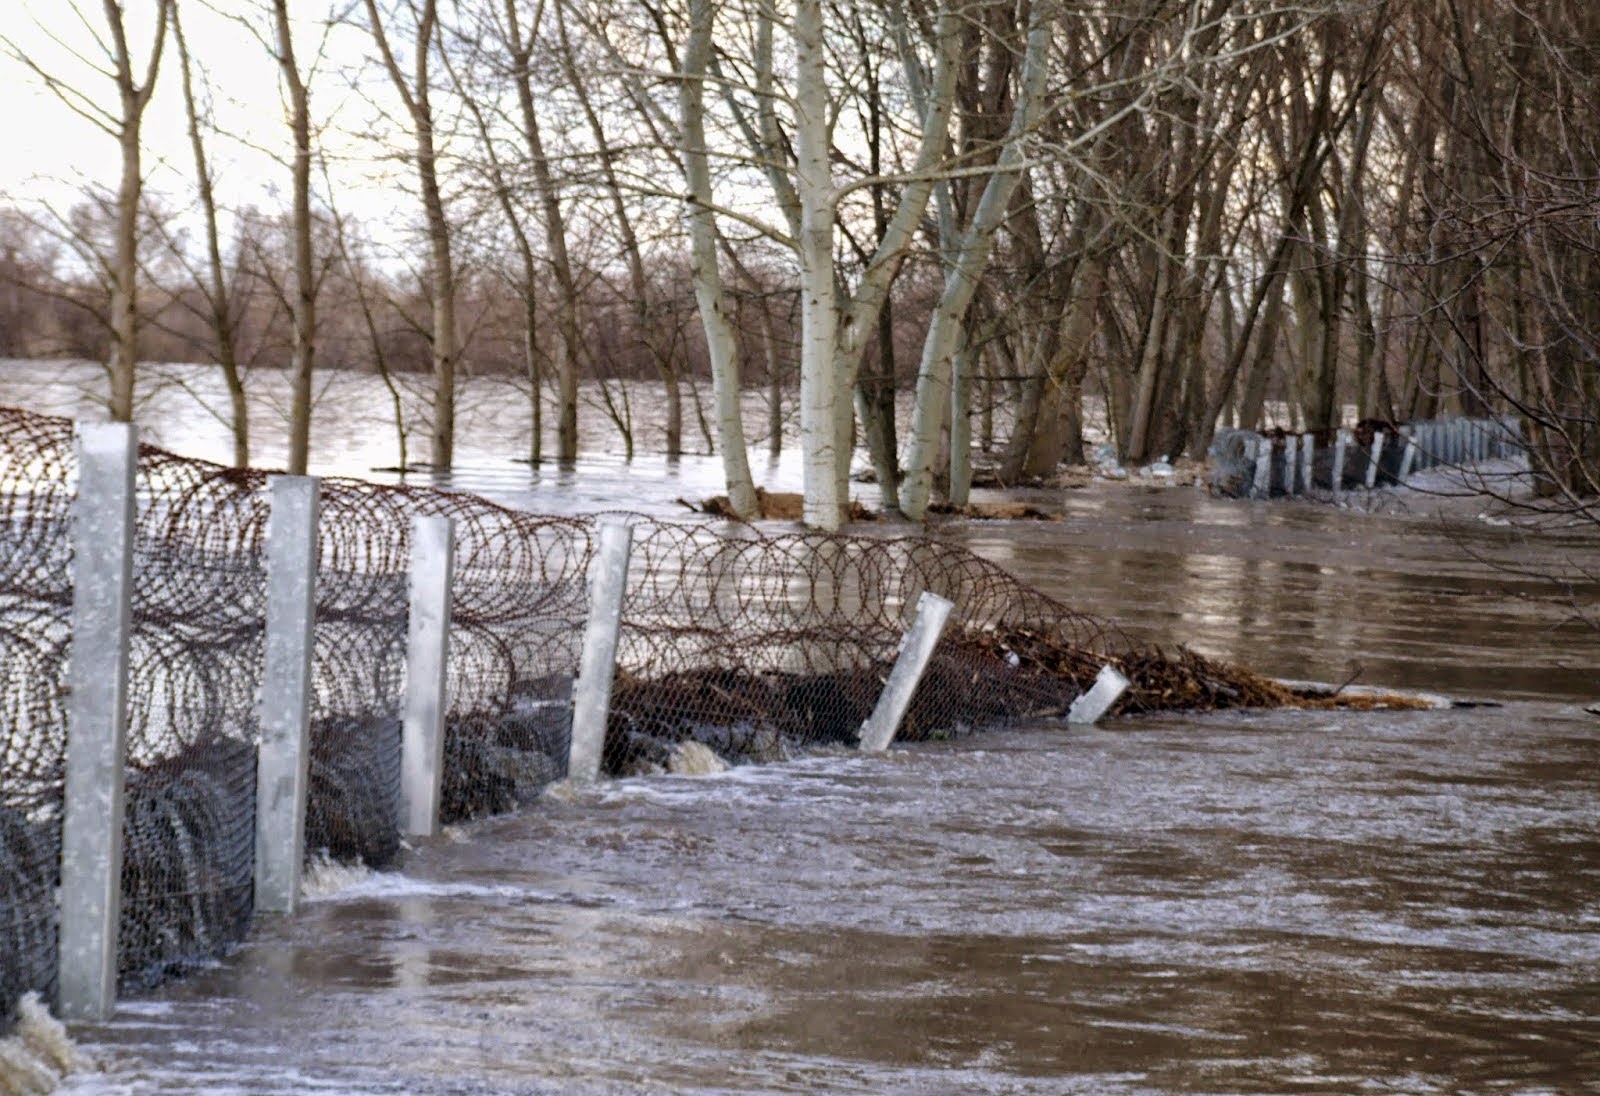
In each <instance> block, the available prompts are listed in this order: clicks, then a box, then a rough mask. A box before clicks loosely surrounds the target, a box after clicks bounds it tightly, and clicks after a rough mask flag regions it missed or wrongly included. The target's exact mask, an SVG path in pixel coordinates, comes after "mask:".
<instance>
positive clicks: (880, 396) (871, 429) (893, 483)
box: [856, 297, 900, 510]
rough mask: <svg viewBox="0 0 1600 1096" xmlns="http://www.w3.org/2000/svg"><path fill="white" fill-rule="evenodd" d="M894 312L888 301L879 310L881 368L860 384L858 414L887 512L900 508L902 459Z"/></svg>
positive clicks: (880, 497) (881, 503)
mask: <svg viewBox="0 0 1600 1096" xmlns="http://www.w3.org/2000/svg"><path fill="white" fill-rule="evenodd" d="M894 374H895V364H894V308H893V305H892V304H891V303H890V301H889V298H887V297H885V298H884V301H883V307H882V308H880V309H879V310H878V363H877V368H876V369H875V370H872V371H870V372H864V373H863V374H862V375H861V376H860V377H858V378H857V381H856V411H857V414H858V416H859V417H860V419H861V432H862V434H863V435H864V436H865V438H866V442H867V454H868V456H870V457H871V458H872V470H873V474H874V476H875V477H876V478H877V481H878V504H879V506H880V507H881V508H882V509H884V510H898V509H899V508H900V459H899V453H898V451H897V447H898V442H897V441H896V439H895V421H894V411H895V409H894V401H895V384H894Z"/></svg>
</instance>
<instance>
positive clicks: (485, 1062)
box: [66, 457, 1600, 1096]
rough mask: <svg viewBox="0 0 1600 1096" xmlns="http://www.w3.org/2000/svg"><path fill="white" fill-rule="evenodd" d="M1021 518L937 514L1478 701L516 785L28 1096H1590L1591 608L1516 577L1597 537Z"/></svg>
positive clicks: (1361, 672) (580, 476)
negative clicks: (65, 1081) (583, 782)
mask: <svg viewBox="0 0 1600 1096" xmlns="http://www.w3.org/2000/svg"><path fill="white" fill-rule="evenodd" d="M784 469H787V471H784ZM793 472H794V470H793V466H792V465H784V466H783V467H782V468H774V469H773V470H771V478H770V479H769V482H772V483H773V484H774V486H792V484H787V483H785V482H784V479H783V477H784V476H785V475H791V476H792V475H793ZM563 475H564V476H566V477H567V479H566V481H565V486H566V487H568V488H571V489H570V490H562V487H563V483H562V481H561V479H560V476H563ZM716 479H717V477H716V472H715V467H714V465H712V464H710V463H709V462H702V463H696V462H695V461H694V460H687V461H685V462H680V464H679V465H678V466H676V467H674V468H670V469H667V468H663V467H661V466H659V465H649V466H645V465H637V466H635V467H634V468H633V469H629V468H627V467H625V466H623V465H621V464H620V463H619V462H616V461H614V460H607V459H603V458H599V459H595V460H592V461H589V462H587V463H586V464H585V465H584V466H583V467H580V468H579V469H578V470H577V471H576V472H570V471H569V472H565V473H559V474H558V473H550V474H548V475H547V476H545V478H543V479H538V480H530V478H529V476H528V474H527V473H526V471H522V472H516V471H505V470H503V469H500V468H491V467H490V466H489V465H488V463H487V457H485V460H484V464H483V466H482V468H479V469H476V470H473V469H469V470H468V471H467V472H465V473H463V474H461V475H460V476H458V477H457V480H458V482H457V485H458V486H467V487H473V486H477V487H480V488H482V489H484V490H486V491H487V492H489V493H491V494H495V495H497V497H501V498H504V499H506V500H507V501H511V502H516V503H520V504H525V505H531V506H535V507H537V508H540V509H560V508H564V507H567V506H568V505H569V504H570V508H571V509H583V508H586V507H590V508H592V507H594V506H595V505H596V504H599V505H607V504H610V505H616V504H625V505H628V506H630V507H633V508H638V507H639V506H641V505H643V506H644V507H645V508H647V509H654V510H655V511H656V512H660V513H670V512H672V511H673V509H674V506H673V504H672V502H671V499H672V498H673V497H676V496H677V495H680V494H692V493H694V492H697V491H701V490H702V489H704V488H706V487H714V485H715V483H716ZM579 483H581V484H582V486H581V488H580V487H578V486H576V485H577V484H579ZM1046 501H1047V502H1048V503H1049V504H1050V505H1053V506H1055V507H1057V508H1059V509H1060V510H1061V511H1062V512H1063V513H1064V515H1065V517H1064V520H1062V521H1060V522H1053V523H1022V522H1015V523H994V524H989V525H981V526H946V527H943V528H941V529H940V531H939V535H941V536H946V537H949V538H951V539H954V540H958V541H960V542H962V543H965V544H967V545H968V546H970V547H971V548H972V549H973V550H975V551H977V552H979V553H980V554H982V555H985V556H987V557H989V558H991V559H994V560H996V561H997V562H999V563H1001V564H1003V565H1004V566H1006V567H1008V568H1010V569H1011V570H1013V571H1014V572H1015V573H1017V574H1018V575H1020V576H1021V577H1023V578H1025V579H1027V580H1028V581H1030V582H1033V583H1035V584H1036V585H1038V586H1040V587H1041V588H1043V589H1045V590H1047V591H1048V592H1050V593H1052V594H1054V595H1056V596H1057V597H1060V598H1061V599H1062V600H1064V601H1066V602H1067V603H1068V604H1070V605H1072V606H1074V607H1076V608H1079V609H1081V610H1084V611H1088V612H1094V613H1099V614H1102V615H1105V616H1107V617H1110V618H1112V619H1114V620H1116V621H1118V622H1119V623H1121V624H1122V625H1123V626H1124V627H1126V628H1128V629H1129V630H1131V631H1132V632H1134V633H1135V634H1137V635H1139V636H1141V637H1144V638H1149V639H1152V640H1155V641H1158V642H1162V643H1168V644H1170V643H1175V642H1186V643H1189V644H1191V645H1193V646H1195V647H1197V648H1198V649H1200V650H1202V651H1203V652H1205V653H1207V654H1212V655H1218V656H1222V657H1227V658H1233V659H1237V660H1240V661H1243V662H1246V663H1248V664H1250V665H1252V666H1255V667H1256V668H1258V669H1261V670H1264V671H1266V672H1268V673H1272V674H1276V675H1279V676H1284V677H1290V678H1297V679H1318V680H1331V681H1342V680H1344V679H1346V678H1348V677H1351V676H1357V677H1358V679H1359V680H1360V681H1361V682H1362V683H1365V684H1373V685H1387V686H1391V687H1395V688H1405V689H1423V690H1432V691H1438V692H1445V693H1450V694H1454V695H1458V696H1464V697H1471V698H1476V699H1481V700H1488V701H1493V702H1495V703H1496V704H1498V705H1499V706H1497V707H1478V708H1467V709H1456V710H1450V711H1442V712H1406V713H1391V712H1370V713H1349V714H1342V713H1327V712H1319V713H1293V712H1277V713H1243V714H1238V713H1235V714H1218V715H1204V716H1192V715H1191V716H1164V717H1161V718H1136V719H1127V720H1121V721H1117V722H1113V723H1109V724H1107V725H1105V726H1103V727H1099V728H1094V729H1088V730H1079V729H1075V730H1072V731H1068V730H1065V729H1064V728H1062V727H1060V726H1055V725H1049V726H1033V727H1022V728H1016V729H1012V730H1007V731H1003V732H997V733H991V734H984V735H978V736H972V737H968V738H963V739H960V740H958V741H953V742H944V743H929V744H924V745H919V746H917V747H915V748H906V749H897V750H895V751H893V752H892V753H891V754H889V755H888V756H886V757H879V758H867V757H860V756H855V755H852V754H849V753H832V754H823V755H818V756H813V757H807V758H802V759H798V760H795V761H791V762H787V763H783V764H777V765H770V766H764V767H746V768H741V769H736V770H733V771H731V772H728V773H724V774H720V775H716V776H710V777H651V778H639V779H630V780H623V781H616V782H612V783H608V784H605V785H603V786H602V787H600V788H599V789H597V790H595V791H593V792H592V793H587V794H585V795H582V796H579V797H575V798H561V799H557V798H549V799H547V800H546V801H545V802H544V803H542V804H540V805H539V806H538V807H536V808H535V809H533V810H530V811H528V812H526V813H524V814H522V815H519V816H514V817H505V818H500V819H495V820H492V821H489V822H485V823H481V824H476V825H473V826H467V827H462V828H460V829H457V830H453V831H451V833H450V834H448V835H447V836H446V837H443V838H441V839H439V840H436V841H431V842H426V843H422V844H421V845H419V847H417V848H416V849H415V850H414V851H413V852H412V853H411V854H410V855H409V856H408V858H407V860H406V862H405V865H404V868H403V870H402V871H401V872H399V873H393V874H381V875H369V874H361V873H355V874H353V875H352V876H351V877H349V878H347V879H345V880H344V881H343V882H335V883H332V884H326V885H325V886H324V888H323V892H322V893H321V894H320V896H318V897H316V898H315V899H314V900H312V901H310V902H309V903H307V905H306V906H305V907H304V909H303V910H302V912H301V913H300V914H299V915H297V916H296V917H294V918H292V919H289V920H269V921H265V922H263V923H262V924H261V925H260V926H258V928H257V930H256V931H255V933H254V934H253V935H252V936H251V938H250V940H249V941H248V942H247V943H246V944H245V945H244V946H242V947H241V948H240V949H239V950H238V952H237V953H236V954H234V955H232V956H230V957H229V958H228V959H226V960H225V961H223V962H221V963H219V964H218V965H216V966H215V967H214V968H212V969H209V970H206V971H202V972H200V973H198V974H197V975H195V976H193V977H191V978H189V979H187V980H185V981H182V982H179V983H175V984H173V985H170V986H168V987H166V988H164V989H162V990H160V991H157V992H155V993H153V994H150V995H148V996H145V997H141V998H139V999H135V1000H131V1001H126V1002H123V1003H122V1004H121V1005H119V1008H118V1011H117V1013H116V1016H115V1017H114V1018H113V1020H112V1021H111V1022H109V1023H107V1024H104V1025H90V1026H83V1027H79V1028H77V1029H76V1035H77V1037H78V1039H79V1041H80V1043H81V1045H82V1046H83V1047H84V1048H85V1049H86V1051H87V1052H88V1053H89V1054H91V1055H92V1056H93V1057H94V1058H95V1059H96V1061H97V1063H98V1065H99V1068H98V1069H97V1070H95V1071H92V1072H89V1073H85V1074H83V1075H80V1076H79V1077H77V1078H75V1079H74V1080H73V1081H72V1082H71V1084H70V1085H69V1086H68V1087H67V1089H66V1091H69V1092H74V1093H168V1092H173V1093H217V1092H237V1093H305V1092H320V1093H423V1094H443V1093H473V1094H477V1093H524V1092H528V1093H533V1092H540V1093H542V1092H552V1093H567V1092H576V1093H589V1092H686V1093H731V1092H859V1093H877V1092H908V1093H909V1092H919V1093H920V1092H929V1093H944V1092H949V1093H965V1092H994V1093H1084V1094H1099V1093H1107V1094H1132V1093H1218V1094H1221V1093H1329V1094H1333V1093H1496V1094H1500V1093H1520V1094H1529V1096H1532V1094H1544V1093H1563V1094H1565V1093H1589V1092H1600V833H1597V826H1600V718H1596V717H1595V716H1592V715H1589V714H1586V713H1585V712H1584V711H1583V707H1582V706H1583V704H1584V703H1592V702H1594V701H1596V700H1600V634H1597V633H1596V632H1595V631H1594V630H1592V629H1590V628H1587V627H1585V626H1582V625H1580V624H1576V623H1573V622H1572V621H1571V620H1570V617H1571V616H1572V613H1571V610H1572V609H1573V607H1574V605H1576V606H1577V607H1579V608H1582V609H1586V610H1588V611H1589V612H1590V613H1591V615H1593V614H1594V613H1595V610H1596V607H1597V606H1600V590H1597V589H1596V588H1595V587H1594V586H1593V585H1585V584H1582V583H1574V584H1569V585H1567V586H1565V587H1563V586H1561V585H1558V584H1551V583H1550V582H1548V581H1544V580H1541V579H1537V578H1532V577H1528V576H1527V575H1525V574H1522V573H1520V572H1528V571H1537V572H1543V573H1547V574H1548V573H1558V572H1561V571H1563V570H1564V569H1567V568H1570V567H1571V566H1572V565H1573V564H1578V565H1583V564H1585V563H1586V562H1589V561H1592V560H1594V559H1597V558H1600V544H1597V541H1596V539H1595V537H1594V535H1593V534H1592V533H1591V532H1588V531H1582V530H1575V531H1569V532H1566V533H1558V534H1553V535H1546V536H1543V537H1540V538H1538V539H1536V540H1534V541H1531V542H1530V541H1526V540H1524V539H1522V538H1520V537H1519V536H1517V535H1516V534H1515V533H1514V531H1512V530H1509V529H1507V528H1505V527H1502V526H1497V525H1493V524H1490V523H1488V522H1486V521H1484V520H1480V519H1478V518H1477V517H1476V515H1475V514H1474V513H1472V512H1471V509H1470V508H1467V509H1463V508H1462V507H1461V506H1460V505H1456V506H1454V507H1453V508H1452V510H1453V512H1454V513H1455V514H1456V515H1457V517H1456V518H1455V519H1454V520H1452V521H1450V522H1448V523H1444V522H1440V521H1438V520H1435V519H1434V518H1432V517H1430V516H1429V514H1428V509H1429V508H1428V506H1427V505H1426V504H1425V503H1419V504H1417V505H1415V506H1414V507H1413V509H1414V510H1415V511H1416V513H1413V514H1412V515H1410V516H1386V517H1383V516H1374V515H1370V514H1363V513H1355V512H1349V511H1341V510H1337V509H1334V508H1331V507H1327V506H1316V505H1311V504H1305V503H1273V504H1263V503H1241V502H1222V501H1215V500H1209V499H1206V498H1205V497H1204V496H1203V495H1200V494H1198V493H1196V492H1193V491H1189V490H1181V489H1165V490H1142V489H1138V488H1127V487H1114V488H1113V487H1104V486H1101V487H1094V488H1090V489H1088V490H1085V491H1081V492H1070V493H1067V494H1065V495H1058V496H1055V497H1053V498H1049V499H1047V500H1046ZM881 532H882V530H880V533H881Z"/></svg>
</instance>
